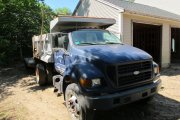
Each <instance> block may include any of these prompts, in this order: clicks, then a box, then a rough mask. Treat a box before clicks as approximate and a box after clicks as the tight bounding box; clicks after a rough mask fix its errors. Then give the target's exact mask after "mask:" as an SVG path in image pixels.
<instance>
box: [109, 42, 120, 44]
mask: <svg viewBox="0 0 180 120" xmlns="http://www.w3.org/2000/svg"><path fill="white" fill-rule="evenodd" d="M106 44H122V43H117V42H106Z"/></svg>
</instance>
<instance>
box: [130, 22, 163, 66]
mask: <svg viewBox="0 0 180 120" xmlns="http://www.w3.org/2000/svg"><path fill="white" fill-rule="evenodd" d="M161 36H162V27H161V26H157V25H149V24H141V23H133V45H134V46H135V47H137V48H140V49H142V50H144V51H146V52H148V53H149V54H150V55H152V56H153V59H154V61H155V62H157V63H158V64H160V63H161V44H160V43H161Z"/></svg>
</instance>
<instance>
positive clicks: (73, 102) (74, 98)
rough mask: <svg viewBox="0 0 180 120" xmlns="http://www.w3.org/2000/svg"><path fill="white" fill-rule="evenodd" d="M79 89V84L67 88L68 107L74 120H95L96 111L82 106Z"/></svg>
mask: <svg viewBox="0 0 180 120" xmlns="http://www.w3.org/2000/svg"><path fill="white" fill-rule="evenodd" d="M79 93H80V92H79V87H78V86H77V84H74V83H72V84H70V85H68V86H67V88H66V92H65V97H66V107H67V109H68V112H69V114H70V116H71V119H72V120H93V118H94V115H95V114H94V111H93V110H89V109H87V108H85V107H83V106H82V102H80V97H79Z"/></svg>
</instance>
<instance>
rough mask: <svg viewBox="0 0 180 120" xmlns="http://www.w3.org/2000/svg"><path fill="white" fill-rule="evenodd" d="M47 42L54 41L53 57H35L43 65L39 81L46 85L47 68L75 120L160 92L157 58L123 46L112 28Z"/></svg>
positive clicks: (70, 34) (66, 34)
mask: <svg viewBox="0 0 180 120" xmlns="http://www.w3.org/2000/svg"><path fill="white" fill-rule="evenodd" d="M100 23H101V22H100ZM71 25H72V24H71ZM91 25H92V24H91ZM96 25H97V24H96ZM106 25H107V24H106ZM52 29H53V30H55V29H54V28H53V27H52ZM56 29H58V28H56ZM52 36H54V37H52ZM47 38H48V39H51V42H44V43H49V44H50V46H51V48H52V49H51V52H49V55H48V54H46V55H42V56H41V57H39V58H38V60H37V57H36V58H35V59H36V61H38V64H37V75H36V76H37V79H38V82H39V83H45V81H44V82H40V81H43V80H44V79H46V78H45V77H44V78H43V75H40V73H41V72H42V71H43V70H44V71H45V72H44V76H45V75H47V74H49V73H51V76H50V77H52V81H53V85H54V88H55V89H54V92H57V93H58V94H64V99H65V102H66V106H67V109H68V111H69V113H70V115H71V117H72V119H73V120H90V119H93V117H94V113H95V111H96V110H109V109H113V108H115V107H118V106H121V105H124V104H129V103H131V102H135V101H139V100H149V98H152V97H153V96H154V95H155V94H157V92H158V90H159V88H160V85H161V80H160V74H159V66H158V65H157V64H156V63H155V62H154V61H153V58H152V56H151V55H149V54H148V53H146V52H145V51H143V50H140V49H138V48H135V47H133V46H130V45H127V44H124V43H123V42H122V41H121V39H119V38H118V37H117V36H116V35H114V34H113V33H112V32H110V31H108V30H105V29H101V28H78V29H69V28H68V30H66V32H62V33H52V34H50V35H48V37H47ZM37 46H38V45H36V46H35V47H34V49H35V50H36V51H37ZM46 46H48V45H46ZM43 48H44V47H43ZM47 48H48V47H47ZM47 53H48V52H47ZM35 55H37V54H35ZM38 55H39V54H38ZM48 56H49V57H48ZM40 59H44V62H43V64H46V63H45V59H46V61H53V62H52V63H50V64H46V65H42V63H41V64H40ZM43 66H47V67H43ZM48 66H51V67H50V68H51V69H49V67H48ZM46 68H47V69H46ZM38 69H39V70H38ZM40 71H41V72H40ZM52 71H54V72H52ZM40 76H42V77H41V78H40Z"/></svg>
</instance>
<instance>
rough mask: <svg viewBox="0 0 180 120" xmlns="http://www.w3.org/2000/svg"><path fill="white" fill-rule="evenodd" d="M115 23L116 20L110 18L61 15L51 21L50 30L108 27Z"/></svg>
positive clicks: (52, 31)
mask: <svg viewBox="0 0 180 120" xmlns="http://www.w3.org/2000/svg"><path fill="white" fill-rule="evenodd" d="M115 23H116V21H115V20H114V19H110V18H95V17H94V18H93V17H67V16H61V17H58V18H56V19H54V20H52V21H51V23H50V31H51V33H54V32H62V31H71V30H77V29H85V28H97V29H106V28H108V27H109V26H111V25H113V24H115Z"/></svg>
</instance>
